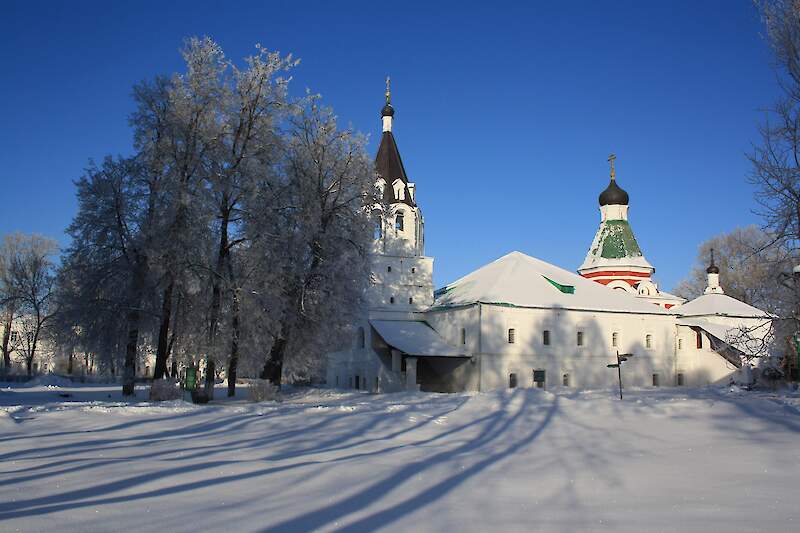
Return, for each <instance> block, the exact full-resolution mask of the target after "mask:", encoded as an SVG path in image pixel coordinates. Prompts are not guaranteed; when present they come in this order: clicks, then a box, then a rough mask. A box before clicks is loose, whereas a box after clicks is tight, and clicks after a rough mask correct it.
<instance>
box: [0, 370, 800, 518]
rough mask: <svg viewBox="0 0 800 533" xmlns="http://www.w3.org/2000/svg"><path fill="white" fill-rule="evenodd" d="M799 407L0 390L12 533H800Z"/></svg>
mask: <svg viewBox="0 0 800 533" xmlns="http://www.w3.org/2000/svg"><path fill="white" fill-rule="evenodd" d="M62 385H63V384H62ZM138 394H139V396H140V397H141V398H142V399H144V398H146V390H145V389H141V390H139V391H138ZM64 395H70V396H64ZM221 395H222V390H219V391H218V396H221ZM798 407H800V397H798V396H796V395H794V396H792V395H787V394H780V395H778V394H768V393H746V392H737V391H733V392H732V391H728V390H725V389H702V390H686V389H680V390H679V389H661V390H641V391H631V392H629V393H628V394H627V395H626V398H625V400H624V401H620V400H619V399H618V398H615V397H614V391H597V392H587V393H573V394H550V393H548V392H542V391H539V390H531V389H517V390H513V391H502V392H496V393H480V394H452V395H435V394H423V393H416V394H411V393H409V394H394V395H369V394H363V393H356V392H334V391H324V390H313V389H300V390H294V391H292V392H290V393H289V394H288V395H287V397H286V399H285V401H284V402H283V403H280V404H277V403H264V404H249V403H246V402H245V401H243V400H235V401H226V402H221V403H220V404H218V405H213V404H212V405H207V406H194V405H191V404H188V403H183V402H170V403H166V404H161V405H155V404H149V403H146V402H144V401H140V402H131V403H128V402H124V401H123V400H122V398H121V397H120V396H119V392H118V387H116V386H113V387H111V386H102V385H86V386H80V387H79V386H52V385H51V386H47V385H45V384H38V385H37V384H33V385H32V386H24V385H14V386H8V385H2V384H0V530H2V531H16V530H21V531H48V532H54V531H59V532H60V531H82V532H83V531H126V532H131V531H153V530H159V531H163V532H171V531H199V530H200V531H206V530H214V531H229V532H233V531H237V532H238V531H261V530H264V531H309V530H322V531H332V530H344V531H353V532H357V531H371V530H376V529H385V530H401V531H494V532H500V531H632V532H641V531H703V532H706V531H709V532H710V531H723V532H726V533H729V532H734V531H776V532H777V531H780V532H788V531H797V530H798V529H800V411H798Z"/></svg>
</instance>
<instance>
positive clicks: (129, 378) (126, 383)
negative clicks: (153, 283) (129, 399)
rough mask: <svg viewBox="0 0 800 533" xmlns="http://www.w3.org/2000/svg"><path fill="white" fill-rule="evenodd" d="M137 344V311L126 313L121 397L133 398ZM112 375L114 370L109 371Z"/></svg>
mask: <svg viewBox="0 0 800 533" xmlns="http://www.w3.org/2000/svg"><path fill="white" fill-rule="evenodd" d="M138 344H139V311H136V310H134V311H131V312H130V313H128V343H127V344H126V345H125V371H124V372H123V374H122V395H123V396H133V394H134V380H135V379H136V347H137V345H138ZM111 373H112V375H113V374H114V369H113V367H112V370H111Z"/></svg>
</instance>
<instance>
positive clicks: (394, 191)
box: [370, 77, 433, 311]
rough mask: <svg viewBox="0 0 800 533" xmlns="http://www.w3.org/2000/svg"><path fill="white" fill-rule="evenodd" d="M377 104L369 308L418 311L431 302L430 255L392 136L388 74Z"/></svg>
mask: <svg viewBox="0 0 800 533" xmlns="http://www.w3.org/2000/svg"><path fill="white" fill-rule="evenodd" d="M385 97H386V103H385V104H384V106H383V108H382V109H381V121H382V123H383V133H382V135H381V143H380V146H379V147H378V153H377V155H376V156H375V178H376V179H375V186H376V187H377V188H378V191H379V193H380V194H381V196H382V198H383V202H382V205H380V206H377V207H376V209H375V213H374V217H375V224H376V228H375V240H374V242H373V248H372V281H373V291H372V294H371V296H370V308H371V309H381V310H387V311H388V310H392V311H395V310H397V311H416V310H422V309H425V308H427V307H428V306H430V305H431V304H432V303H433V258H431V257H426V256H425V223H424V219H423V217H422V211H421V210H420V208H419V206H418V205H417V188H416V185H415V184H414V183H413V182H411V181H410V180H409V179H408V175H407V174H406V170H405V167H404V166H403V160H402V159H401V157H400V151H399V150H398V149H397V143H396V142H395V139H394V133H393V131H392V129H393V121H394V114H395V110H394V107H393V106H392V100H391V98H392V93H391V86H390V79H389V77H387V78H386V93H385Z"/></svg>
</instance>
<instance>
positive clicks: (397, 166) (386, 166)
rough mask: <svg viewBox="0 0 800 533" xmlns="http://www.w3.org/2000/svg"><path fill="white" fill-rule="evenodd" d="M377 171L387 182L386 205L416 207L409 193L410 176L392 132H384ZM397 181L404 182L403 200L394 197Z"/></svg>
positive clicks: (376, 157)
mask: <svg viewBox="0 0 800 533" xmlns="http://www.w3.org/2000/svg"><path fill="white" fill-rule="evenodd" d="M375 171H376V172H377V173H378V175H379V176H380V177H382V178H383V179H384V180H385V181H386V186H385V187H384V188H383V199H384V201H385V202H386V203H389V204H393V203H404V204H407V205H410V206H411V207H414V206H416V204H415V203H414V199H413V198H412V197H411V194H410V193H409V191H408V176H406V169H405V167H404V166H403V160H402V159H401V158H400V151H399V150H398V149H397V143H395V141H394V135H392V132H391V131H384V132H383V136H382V137H381V144H380V146H378V153H377V155H376V156H375ZM397 179H400V180H402V182H403V184H404V186H405V189H406V191H405V198H404V199H403V200H397V199H395V197H394V188H393V187H392V184H393V183H394V182H395V180H397Z"/></svg>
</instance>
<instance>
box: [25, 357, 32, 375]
mask: <svg viewBox="0 0 800 533" xmlns="http://www.w3.org/2000/svg"><path fill="white" fill-rule="evenodd" d="M25 368H26V370H27V371H28V377H31V374H32V373H33V372H32V368H33V357H26V358H25Z"/></svg>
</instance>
